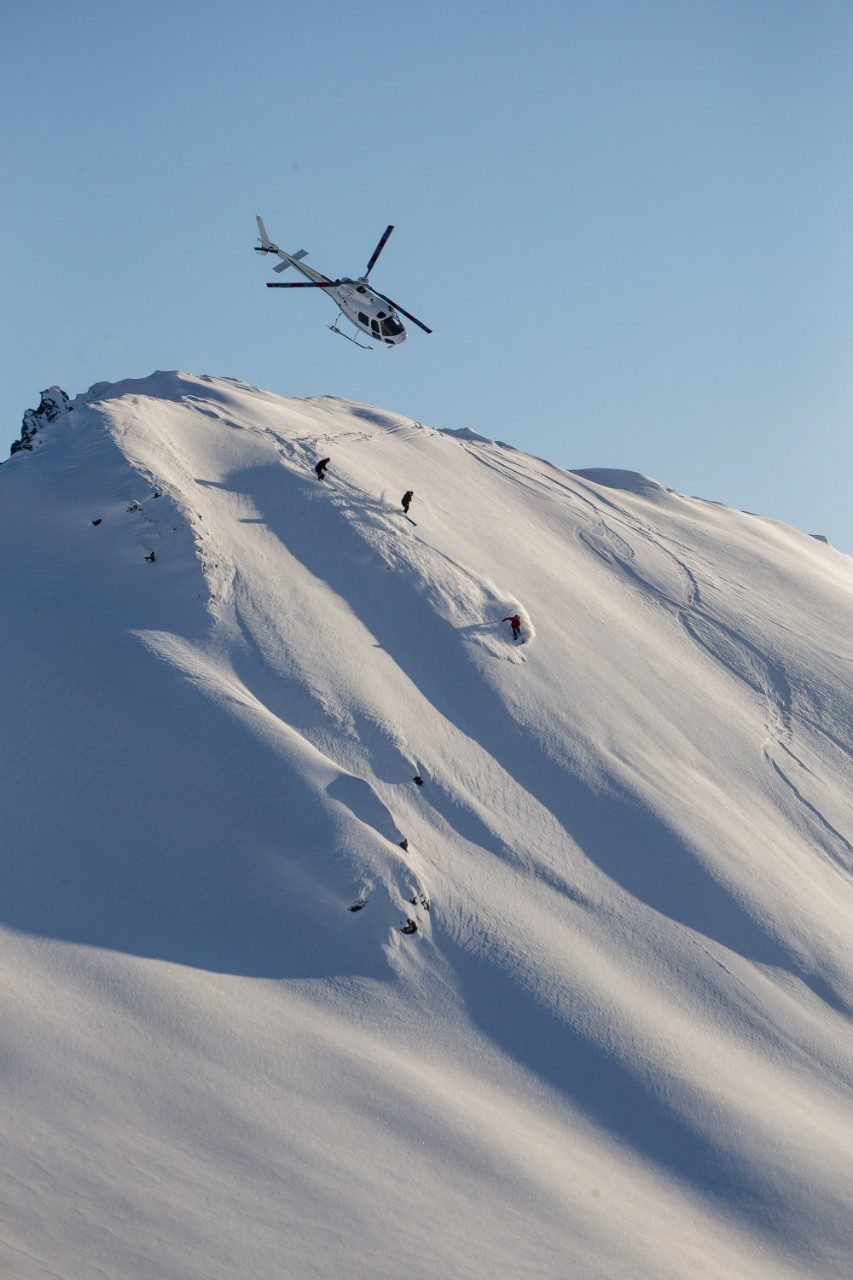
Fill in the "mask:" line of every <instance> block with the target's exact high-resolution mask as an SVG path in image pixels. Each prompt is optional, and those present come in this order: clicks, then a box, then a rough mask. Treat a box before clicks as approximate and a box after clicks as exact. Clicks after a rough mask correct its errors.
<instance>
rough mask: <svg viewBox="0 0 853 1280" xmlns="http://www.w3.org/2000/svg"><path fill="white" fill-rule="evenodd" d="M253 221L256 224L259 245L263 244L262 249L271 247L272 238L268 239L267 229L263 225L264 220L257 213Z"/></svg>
mask: <svg viewBox="0 0 853 1280" xmlns="http://www.w3.org/2000/svg"><path fill="white" fill-rule="evenodd" d="M255 221H256V222H257V224H258V235H259V236H260V238H261V245H262V246H263V248H264V249H272V248H273V242H272V240H270V238H269V236H268V235H267V229H266V227H265V226H264V220H263V218H262V217H261V215H260V214H259V213H256V214H255Z"/></svg>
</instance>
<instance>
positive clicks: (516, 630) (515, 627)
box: [501, 613, 521, 640]
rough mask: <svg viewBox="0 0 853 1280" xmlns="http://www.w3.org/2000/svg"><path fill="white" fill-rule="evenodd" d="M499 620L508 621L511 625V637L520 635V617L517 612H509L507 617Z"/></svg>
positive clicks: (514, 637) (516, 637)
mask: <svg viewBox="0 0 853 1280" xmlns="http://www.w3.org/2000/svg"><path fill="white" fill-rule="evenodd" d="M501 622H508V623H509V625H510V626H511V627H512V638H513V640H517V639H518V637H519V636H520V635H521V618H520V617H519V616H518V614H517V613H511V614H510V615H509V617H507V618H501Z"/></svg>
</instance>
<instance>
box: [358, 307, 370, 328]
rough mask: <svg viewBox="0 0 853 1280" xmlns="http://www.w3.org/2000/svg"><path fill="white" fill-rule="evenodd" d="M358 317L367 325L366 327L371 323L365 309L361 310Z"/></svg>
mask: <svg viewBox="0 0 853 1280" xmlns="http://www.w3.org/2000/svg"><path fill="white" fill-rule="evenodd" d="M358 318H359V320H360V321H361V323H362V324H363V325H364V326H365V328H366V327H367V326H368V325H369V324H370V321H369V320H368V318H367V316H366V315H365V314H364V312H363V311H359V313H358Z"/></svg>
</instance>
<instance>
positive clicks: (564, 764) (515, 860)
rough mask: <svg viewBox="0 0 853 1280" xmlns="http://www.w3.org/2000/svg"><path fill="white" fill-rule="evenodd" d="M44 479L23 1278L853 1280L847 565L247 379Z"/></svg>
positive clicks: (648, 493) (46, 470)
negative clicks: (844, 1279) (321, 467)
mask: <svg viewBox="0 0 853 1280" xmlns="http://www.w3.org/2000/svg"><path fill="white" fill-rule="evenodd" d="M39 435H40V440H39V443H40V448H39V450H38V452H37V453H35V454H32V455H28V454H26V453H18V454H17V455H16V456H15V457H13V458H12V459H10V461H9V462H8V463H7V464H6V465H5V466H4V467H3V468H2V469H0V491H1V492H0V512H1V513H2V516H0V518H2V521H3V535H4V540H3V545H4V546H5V547H6V548H7V555H6V557H5V562H4V567H3V575H4V582H3V600H4V602H5V606H6V607H4V610H3V624H2V625H3V634H4V640H5V645H4V666H3V722H4V725H5V727H6V732H5V733H4V735H3V749H4V758H3V762H2V777H3V781H4V787H3V801H2V803H3V813H2V830H3V832H4V841H3V843H4V853H3V855H2V856H3V861H2V867H3V887H2V894H0V948H2V963H3V970H4V972H5V973H6V974H7V975H8V978H9V980H7V982H6V984H5V985H4V988H3V994H2V1001H3V1005H2V1017H3V1024H2V1025H3V1027H4V1033H5V1034H4V1074H3V1096H4V1103H5V1107H4V1113H5V1117H6V1123H5V1126H4V1130H5V1132H4V1154H5V1159H4V1166H5V1169H6V1181H5V1182H4V1184H3V1191H2V1195H3V1220H4V1224H5V1225H4V1232H3V1235H2V1240H0V1260H2V1270H3V1272H4V1274H9V1275H15V1276H19V1277H29V1276H32V1277H35V1276H43V1275H45V1274H50V1275H55V1276H61V1277H68V1278H69V1280H70V1278H72V1277H73V1278H74V1280H77V1278H78V1277H79V1278H80V1280H82V1278H83V1277H86V1278H87V1280H88V1277H91V1276H93V1275H98V1274H103V1275H110V1276H112V1275H115V1276H119V1275H121V1276H129V1275H133V1276H139V1277H143V1276H145V1277H149V1276H150V1277H152V1278H153V1277H162V1276H164V1275H168V1276H169V1277H170V1278H172V1280H184V1278H187V1280H189V1278H190V1277H192V1278H196V1277H198V1278H201V1277H205V1278H208V1277H214V1276H223V1277H225V1276H229V1277H230V1276H233V1275H241V1276H257V1277H268V1276H271V1275H279V1274H284V1273H286V1274H288V1275H294V1276H297V1275H298V1276H330V1277H331V1276H338V1275H347V1276H348V1277H364V1278H365V1280H367V1278H368V1277H370V1278H371V1280H376V1278H378V1277H380V1278H381V1277H386V1276H387V1277H391V1276H398V1275H400V1274H407V1275H410V1276H420V1277H435V1276H454V1277H486V1276H488V1277H493V1276H496V1275H501V1276H513V1277H528V1276H530V1277H533V1276H542V1277H544V1276H548V1277H552V1276H553V1277H568V1276H571V1277H573V1278H575V1277H576V1278H580V1280H586V1278H587V1277H589V1278H590V1280H592V1277H595V1278H596V1280H599V1278H601V1277H611V1276H612V1277H620V1278H621V1277H625V1276H632V1277H643V1278H648V1280H662V1278H668V1277H684V1278H685V1280H687V1278H688V1277H689V1278H690V1280H696V1278H697V1277H707V1278H708V1280H711V1278H713V1280H718V1278H719V1277H720V1276H723V1275H732V1276H738V1277H767V1278H768V1280H770V1278H771V1277H772V1278H773V1280H777V1278H779V1277H802V1278H805V1277H830V1276H839V1277H840V1276H842V1275H845V1274H847V1266H848V1264H849V1254H848V1255H847V1256H845V1250H847V1249H849V1244H850V1236H849V1226H850V1218H849V1205H850V1203H851V1195H850V1192H851V1187H850V1182H849V1171H850V1170H849V1151H850V1147H851V1136H852V1135H851V1129H850V1114H849V1082H850V1061H849V1049H850V1038H849V1021H848V1019H847V1014H848V1011H849V1006H850V995H851V984H850V972H849V939H850V936H851V893H850V869H851V843H850V841H851V821H850V817H851V815H850V795H851V764H850V761H851V736H853V735H852V734H851V722H853V715H851V705H850V659H851V636H853V625H851V621H853V619H851V613H853V610H851V598H853V575H852V574H851V564H850V561H849V560H848V559H847V558H845V557H843V556H841V555H839V554H838V553H837V552H835V551H834V550H833V549H832V548H830V547H828V546H826V545H823V544H822V543H820V542H817V541H816V540H815V539H813V538H811V537H809V536H807V535H805V534H800V533H797V532H795V531H794V530H792V529H789V528H785V527H783V526H781V525H779V524H776V523H773V522H771V521H768V520H763V519H759V518H757V517H754V516H749V515H745V514H743V513H740V512H736V511H731V510H728V509H727V508H725V507H722V506H719V505H716V504H714V503H708V502H703V501H700V500H698V499H693V498H686V497H684V496H682V495H680V494H677V493H674V492H672V491H670V490H667V489H665V488H663V487H662V486H660V485H658V484H656V483H655V482H653V481H650V480H648V479H646V478H645V477H641V476H637V475H634V474H633V473H628V472H618V471H595V472H589V471H588V472H582V473H581V472H579V473H569V472H565V471H561V470H559V469H558V468H556V467H554V466H551V465H550V464H548V463H546V462H543V461H540V460H537V459H534V458H531V457H528V456H527V455H525V454H523V453H520V452H519V451H517V450H515V449H512V448H510V447H508V446H502V445H498V444H493V443H491V442H489V441H487V440H484V439H482V438H481V437H478V436H476V435H474V433H470V432H461V433H450V432H444V431H439V430H433V429H430V428H428V427H424V426H421V425H419V424H415V423H413V422H411V421H410V420H408V419H405V418H401V417H399V416H397V415H394V414H391V413H386V412H382V411H380V410H376V409H372V408H368V407H365V406H360V405H355V404H352V403H349V402H346V401H341V400H336V399H333V398H326V397H324V398H322V399H318V400H309V401H299V400H288V399H283V398H281V397H277V396H274V395H271V394H269V393H266V392H263V391H259V390H257V389H256V388H253V387H249V386H245V385H243V384H241V383H238V382H232V381H228V380H221V379H219V380H217V379H212V378H198V377H190V376H187V375H185V374H174V373H170V374H163V373H161V374H155V375H154V376H153V377H151V378H148V379H143V380H139V381H128V382H125V383H120V384H117V385H115V386H107V385H105V384H99V385H98V386H97V387H96V388H93V389H92V391H91V392H90V393H89V394H88V395H87V396H82V397H78V399H77V400H76V401H75V402H74V407H73V408H71V409H68V410H66V409H65V408H64V406H63V407H62V412H60V413H59V415H58V416H57V417H56V418H55V420H54V421H52V422H44V423H42V424H40V426H39ZM325 456H329V457H330V458H331V463H330V466H329V469H328V472H327V478H326V481H325V482H324V483H320V482H318V480H317V478H316V477H315V474H314V471H313V467H314V464H315V463H316V461H317V460H318V459H320V458H321V457H325ZM409 489H411V490H413V491H414V500H413V502H412V505H411V509H410V513H409V514H410V517H411V519H410V520H409V519H406V518H405V516H404V514H403V512H402V509H401V506H400V498H401V495H402V494H403V493H404V491H406V490H409ZM414 522H416V523H414ZM516 613H517V614H519V615H520V617H521V620H522V624H523V625H522V633H521V637H520V639H519V641H518V642H515V641H514V640H513V638H512V633H511V631H510V628H509V623H507V622H505V621H503V619H505V618H506V617H508V616H511V615H514V614H516ZM10 730H11V731H10ZM416 776H417V777H418V778H419V779H420V780H421V782H420V784H418V783H416V782H415V781H414V779H415V777H416ZM354 908H355V909H354ZM407 921H413V922H414V924H415V926H416V927H415V930H414V931H410V932H408V933H403V932H401V926H406V927H407V928H410V926H408V925H407V924H406V922H407Z"/></svg>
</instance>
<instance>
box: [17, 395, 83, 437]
mask: <svg viewBox="0 0 853 1280" xmlns="http://www.w3.org/2000/svg"><path fill="white" fill-rule="evenodd" d="M71 407H72V406H71V401H70V400H69V399H68V396H67V395H66V394H65V392H64V391H63V390H62V387H48V389H47V391H43V392H42V393H41V403H40V404H39V407H38V408H37V409H27V411H26V413H25V414H24V420H23V423H22V424H21V438H20V440H13V441H12V448H11V451H10V452H11V453H19V452H20V451H21V450H22V449H30V450H31V449H32V448H33V440H34V438H35V437H36V436H37V435H38V433H39V431H40V430H42V429H43V428H44V425H45V423H46V422H55V421H56V419H57V418H58V417H60V416H61V415H62V414H63V413H67V412H68V410H69V409H70V408H71Z"/></svg>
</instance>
